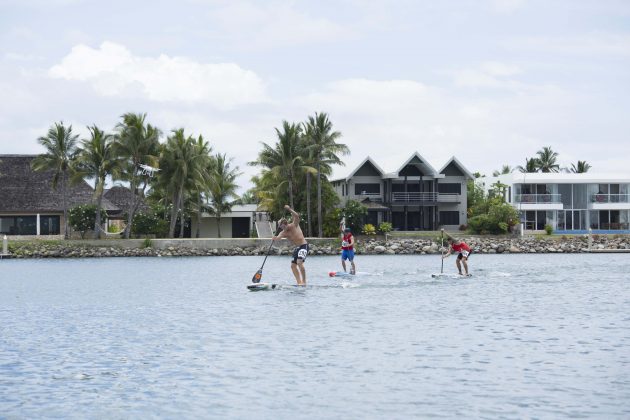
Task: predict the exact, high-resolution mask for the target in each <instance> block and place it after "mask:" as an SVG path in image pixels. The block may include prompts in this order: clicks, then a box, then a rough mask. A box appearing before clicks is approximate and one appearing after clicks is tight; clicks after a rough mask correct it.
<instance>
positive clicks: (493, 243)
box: [10, 235, 630, 258]
mask: <svg viewBox="0 0 630 420" xmlns="http://www.w3.org/2000/svg"><path fill="white" fill-rule="evenodd" d="M462 239H463V240H464V241H466V243H468V244H469V245H470V246H471V247H472V248H473V251H474V252H475V253H481V254H536V253H583V252H630V236H625V235H624V236H622V235H615V236H602V235H599V236H598V235H593V237H592V242H591V245H590V250H589V239H588V237H587V236H585V235H584V236H571V237H559V236H526V237H522V238H521V237H466V236H464V237H462ZM357 243H358V247H357V250H356V252H357V254H365V255H378V254H385V255H399V254H403V255H404V254H417V255H423V254H438V253H440V252H442V249H441V246H440V240H439V239H431V238H424V239H402V238H390V239H389V240H384V239H368V238H359V239H358V241H357ZM267 249H268V246H266V245H265V246H261V245H251V246H243V245H241V246H237V245H231V246H227V247H207V248H204V247H195V246H189V245H188V244H186V246H179V245H177V246H174V245H171V246H166V247H153V246H152V245H151V243H145V244H144V245H143V246H142V247H131V248H130V247H123V246H99V245H88V244H82V243H76V242H74V241H56V242H52V243H47V242H41V243H38V242H24V243H19V242H15V243H14V244H12V246H11V247H10V256H11V257H13V258H102V257H177V256H180V257H184V256H247V255H250V256H251V255H254V256H255V255H264V254H265V253H266V252H267ZM292 250H293V249H292V247H290V246H288V244H287V243H286V241H284V243H282V244H281V245H280V246H274V248H273V250H272V253H271V254H272V255H274V254H275V255H288V254H289V253H291V252H292ZM339 252H340V251H339V244H338V243H337V241H333V240H323V239H319V240H313V241H312V242H311V244H310V255H337V254H338V253H339Z"/></svg>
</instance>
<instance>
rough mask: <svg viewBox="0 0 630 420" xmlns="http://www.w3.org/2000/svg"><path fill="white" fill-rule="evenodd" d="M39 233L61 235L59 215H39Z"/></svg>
mask: <svg viewBox="0 0 630 420" xmlns="http://www.w3.org/2000/svg"><path fill="white" fill-rule="evenodd" d="M39 233H40V234H41V235H59V233H60V228H59V216H45V215H44V216H39Z"/></svg>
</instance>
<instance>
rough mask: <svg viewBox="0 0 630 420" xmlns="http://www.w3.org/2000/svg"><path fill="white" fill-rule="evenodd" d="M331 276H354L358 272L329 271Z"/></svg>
mask: <svg viewBox="0 0 630 420" xmlns="http://www.w3.org/2000/svg"><path fill="white" fill-rule="evenodd" d="M328 276H329V277H354V276H356V274H351V273H346V272H345V271H329V272H328Z"/></svg>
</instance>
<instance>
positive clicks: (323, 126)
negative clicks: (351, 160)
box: [305, 112, 350, 237]
mask: <svg viewBox="0 0 630 420" xmlns="http://www.w3.org/2000/svg"><path fill="white" fill-rule="evenodd" d="M305 126H306V133H307V137H306V142H307V144H308V149H309V151H310V153H311V155H312V157H313V160H314V162H315V168H316V170H317V173H316V177H317V232H318V236H319V237H322V236H323V235H324V233H323V228H322V226H323V224H322V222H323V218H322V170H323V168H329V167H330V166H332V165H342V166H343V165H344V163H343V161H342V160H341V159H340V158H339V156H338V155H339V154H343V155H347V154H349V153H350V149H348V146H346V145H345V144H341V143H337V140H338V139H339V138H340V137H341V133H340V132H338V131H333V126H332V122H331V121H330V120H329V119H328V114H326V113H325V112H321V113H317V112H316V113H315V115H314V116H310V117H308V120H307V121H306V123H305Z"/></svg>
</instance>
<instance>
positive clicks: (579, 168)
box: [571, 160, 591, 174]
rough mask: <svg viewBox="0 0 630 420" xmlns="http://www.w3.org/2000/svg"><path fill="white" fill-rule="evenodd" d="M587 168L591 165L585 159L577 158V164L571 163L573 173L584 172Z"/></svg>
mask: <svg viewBox="0 0 630 420" xmlns="http://www.w3.org/2000/svg"><path fill="white" fill-rule="evenodd" d="M589 169H591V165H589V164H588V163H586V161H585V160H578V161H577V165H576V164H574V163H572V164H571V172H573V173H575V174H584V173H586V172H588V170H589Z"/></svg>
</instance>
